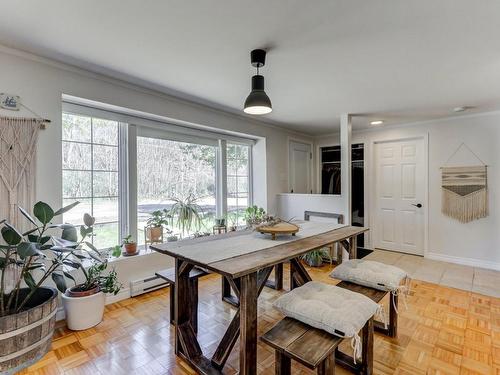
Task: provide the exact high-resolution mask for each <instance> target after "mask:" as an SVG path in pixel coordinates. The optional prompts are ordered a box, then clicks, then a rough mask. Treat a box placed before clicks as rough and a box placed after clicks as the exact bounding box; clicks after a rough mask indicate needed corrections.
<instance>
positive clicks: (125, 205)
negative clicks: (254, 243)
mask: <svg viewBox="0 0 500 375" xmlns="http://www.w3.org/2000/svg"><path fill="white" fill-rule="evenodd" d="M220 147H224V148H225V151H226V152H225V153H224V152H222V150H223V149H220ZM251 152H252V145H251V141H249V140H247V139H244V138H239V137H238V138H237V137H233V136H228V135H223V134H220V137H219V134H217V133H214V132H211V131H204V130H201V129H192V128H186V127H183V126H179V125H175V124H167V123H163V122H158V121H154V120H149V119H147V118H140V117H136V116H133V115H128V114H125V113H119V112H109V111H108V110H104V109H99V108H93V107H90V106H87V105H81V104H75V103H72V102H71V101H69V102H64V103H63V115H62V181H63V204H64V205H68V204H71V203H73V202H75V201H79V202H80V204H79V205H78V206H76V207H75V208H74V209H73V210H70V211H69V212H67V213H66V214H64V217H63V220H64V222H68V223H72V224H76V225H80V224H82V220H83V214H84V213H89V214H90V215H92V216H94V217H95V218H96V223H95V226H94V236H93V237H92V242H93V244H94V245H95V246H96V247H97V248H99V249H105V248H109V247H112V246H115V245H117V244H120V243H121V238H122V237H124V236H126V235H129V234H131V235H132V237H133V238H134V239H135V240H137V242H138V243H139V244H144V243H145V234H147V235H148V238H149V239H151V238H153V237H151V230H149V231H146V233H145V228H146V226H147V222H148V219H150V218H151V217H152V213H153V212H155V211H162V212H166V213H169V214H170V216H172V217H170V218H169V222H168V228H169V229H170V230H171V231H172V232H168V231H166V230H165V231H164V236H163V240H164V241H166V240H167V237H168V236H169V235H170V234H171V235H174V236H176V237H177V238H186V237H190V236H194V235H197V234H200V233H206V232H209V233H212V228H213V226H214V224H215V219H216V217H217V218H223V217H226V214H227V221H228V224H229V225H230V226H234V225H238V226H241V225H244V213H245V210H246V208H247V207H248V206H249V205H250V204H251V200H252V191H251V185H252V184H251V173H250V172H251V159H252V158H251ZM224 155H226V157H224ZM224 174H225V175H224ZM224 181H227V185H226V186H223V185H222V184H224ZM172 208H174V209H172ZM193 215H194V216H196V217H195V218H193V217H192V216H193ZM155 237H156V235H155Z"/></svg>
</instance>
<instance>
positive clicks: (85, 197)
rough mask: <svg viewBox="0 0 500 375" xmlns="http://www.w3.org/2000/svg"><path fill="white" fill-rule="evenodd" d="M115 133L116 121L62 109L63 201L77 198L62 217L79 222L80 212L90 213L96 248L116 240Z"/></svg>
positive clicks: (117, 155) (117, 209)
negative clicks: (77, 203)
mask: <svg viewBox="0 0 500 375" xmlns="http://www.w3.org/2000/svg"><path fill="white" fill-rule="evenodd" d="M118 133H119V124H118V122H116V121H110V120H104V119H99V118H93V117H87V116H81V115H75V114H71V113H63V116H62V140H63V141H62V151H63V152H62V154H63V160H62V167H63V171H62V177H63V203H64V205H67V204H70V203H72V202H75V201H79V202H80V204H79V205H78V206H76V207H75V208H74V209H73V210H71V211H69V212H68V213H66V214H64V218H63V219H64V221H65V222H70V223H72V224H81V223H82V218H83V214H84V213H89V214H90V215H92V216H94V217H95V218H96V224H95V228H94V236H93V238H92V242H93V243H94V245H95V246H96V247H98V248H107V247H111V246H114V245H116V244H119V242H120V238H119V236H120V234H119V232H120V231H119V181H118V180H119V175H118V165H119V160H118V159H119V150H118V148H119V146H118V145H119V142H118V139H119V138H118Z"/></svg>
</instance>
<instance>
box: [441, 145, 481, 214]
mask: <svg viewBox="0 0 500 375" xmlns="http://www.w3.org/2000/svg"><path fill="white" fill-rule="evenodd" d="M461 147H466V148H467V149H468V150H469V151H470V152H471V153H472V154H473V155H474V156H475V157H476V159H478V160H479V161H480V162H481V163H482V164H483V165H478V166H464V167H460V166H458V167H446V166H445V167H442V168H441V169H442V183H441V187H442V191H443V194H442V208H441V210H442V212H443V214H445V215H446V216H449V217H452V218H454V219H457V220H458V221H460V222H461V223H468V222H470V221H473V220H477V219H481V218H483V217H486V216H488V184H487V181H488V179H487V175H488V173H487V166H486V164H484V163H483V161H482V160H481V159H480V158H479V157H478V156H477V155H476V154H475V153H474V152H473V151H472V150H471V149H470V148H469V147H468V146H467V145H466V144H465V143H462V144H460V146H458V148H457V150H456V151H455V152H454V153H453V154H452V155H451V156H450V158H448V160H447V162H446V164H447V163H448V162H449V161H450V160H451V158H452V157H453V156H455V154H456V153H457V152H458V150H459V149H460V148H461Z"/></svg>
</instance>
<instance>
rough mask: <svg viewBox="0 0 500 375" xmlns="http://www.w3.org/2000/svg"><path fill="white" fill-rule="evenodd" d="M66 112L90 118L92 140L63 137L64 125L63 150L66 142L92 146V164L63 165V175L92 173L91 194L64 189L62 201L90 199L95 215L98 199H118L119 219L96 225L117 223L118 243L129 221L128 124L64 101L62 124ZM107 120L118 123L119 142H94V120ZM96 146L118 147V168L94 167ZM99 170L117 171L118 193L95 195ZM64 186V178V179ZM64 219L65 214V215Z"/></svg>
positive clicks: (106, 171)
mask: <svg viewBox="0 0 500 375" xmlns="http://www.w3.org/2000/svg"><path fill="white" fill-rule="evenodd" d="M64 114H69V115H72V116H80V117H87V118H90V141H78V140H77V141H75V140H68V139H63V136H62V132H63V130H62V126H61V151H62V150H63V147H64V144H65V143H75V144H83V145H88V146H90V166H89V169H76V168H64V166H61V176H62V175H63V174H64V172H65V171H69V172H88V173H90V196H81V197H65V196H64V189H63V194H62V199H61V200H62V201H64V200H65V199H71V200H75V201H76V200H89V201H90V212H89V214H90V215H92V216H94V205H95V200H96V199H117V202H118V213H117V220H112V221H103V222H97V223H96V224H95V225H96V226H99V225H106V224H117V226H118V238H117V243H116V244H117V245H118V244H119V243H120V240H121V238H123V237H124V236H125V231H124V223H125V222H126V221H127V219H126V217H125V216H124V212H125V211H126V209H125V205H124V202H125V201H126V196H127V184H125V183H123V181H124V180H125V176H124V175H123V173H124V171H125V169H124V168H123V166H124V165H125V163H126V161H125V159H124V158H123V156H122V155H123V153H124V152H126V150H125V149H126V147H123V146H124V145H123V144H122V142H121V139H122V137H123V136H124V134H126V127H127V124H124V123H122V122H119V121H117V120H116V119H113V118H109V117H107V116H103V113H102V112H96V113H95V114H94V113H92V112H87V111H85V113H82V112H80V111H75V110H71V109H70V108H65V107H64V103H63V109H62V112H61V124H62V117H63V115H64ZM96 119H97V120H105V121H113V122H116V123H117V140H116V141H117V144H116V145H112V144H104V143H99V142H93V128H94V124H93V120H96ZM94 146H104V147H114V148H116V149H117V170H101V169H95V168H94ZM96 172H97V173H99V172H104V173H117V190H118V191H117V195H107V196H104V195H99V196H95V195H94V175H95V173H96ZM61 186H62V187H64V180H63V179H62V184H61ZM124 210H125V211H124ZM63 220H64V215H63ZM91 242H92V243H94V238H93V237H92V238H91ZM103 249H108V248H103Z"/></svg>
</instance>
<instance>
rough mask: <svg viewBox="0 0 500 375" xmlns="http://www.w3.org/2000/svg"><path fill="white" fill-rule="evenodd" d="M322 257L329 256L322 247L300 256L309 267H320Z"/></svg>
mask: <svg viewBox="0 0 500 375" xmlns="http://www.w3.org/2000/svg"><path fill="white" fill-rule="evenodd" d="M323 258H328V259H329V258H330V254H328V252H327V251H326V250H323V249H318V250H313V251H310V252H308V253H307V254H304V255H303V256H302V260H303V261H304V262H306V263H307V265H309V266H311V267H320V266H321V265H322V264H323Z"/></svg>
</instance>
